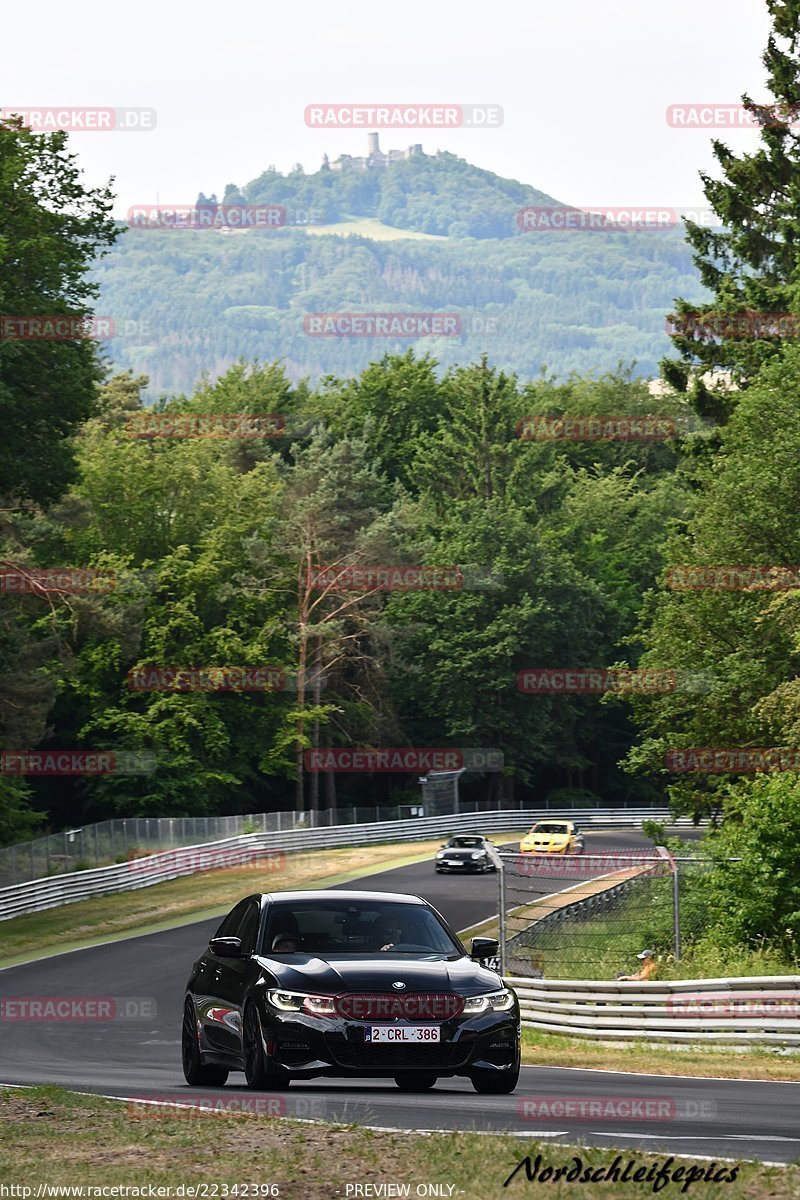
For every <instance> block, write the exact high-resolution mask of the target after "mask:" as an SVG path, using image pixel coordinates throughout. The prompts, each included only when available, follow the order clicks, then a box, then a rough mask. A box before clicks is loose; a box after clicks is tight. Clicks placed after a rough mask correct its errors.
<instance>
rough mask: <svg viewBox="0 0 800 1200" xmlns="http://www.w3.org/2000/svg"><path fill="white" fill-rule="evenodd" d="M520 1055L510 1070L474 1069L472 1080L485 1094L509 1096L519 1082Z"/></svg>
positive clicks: (476, 1087)
mask: <svg viewBox="0 0 800 1200" xmlns="http://www.w3.org/2000/svg"><path fill="white" fill-rule="evenodd" d="M519 1070H520V1056H519V1054H517V1061H516V1063H515V1064H514V1067H513V1068H512V1070H510V1071H473V1072H472V1074H471V1075H470V1081H471V1083H472V1086H473V1087H474V1088H475V1091H476V1092H479V1093H481V1094H482V1095H484V1096H508V1095H509V1093H511V1092H513V1091H514V1090H515V1088H516V1086H517V1084H518V1083H519Z"/></svg>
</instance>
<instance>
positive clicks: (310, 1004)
mask: <svg viewBox="0 0 800 1200" xmlns="http://www.w3.org/2000/svg"><path fill="white" fill-rule="evenodd" d="M267 999H268V1000H269V1002H270V1004H271V1005H272V1006H273V1008H277V1009H279V1010H280V1011H281V1012H305V1013H308V1014H309V1015H310V1016H312V1017H332V1016H333V1015H334V1014H335V1012H336V1009H335V1008H334V1004H333V996H309V995H307V994H306V993H305V992H282V991H278V990H273V991H271V992H267Z"/></svg>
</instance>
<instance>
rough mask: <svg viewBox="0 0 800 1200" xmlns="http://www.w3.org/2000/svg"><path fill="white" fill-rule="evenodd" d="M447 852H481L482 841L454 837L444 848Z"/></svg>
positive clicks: (479, 839) (480, 839) (475, 838)
mask: <svg viewBox="0 0 800 1200" xmlns="http://www.w3.org/2000/svg"><path fill="white" fill-rule="evenodd" d="M445 849H447V850H482V849H483V839H482V838H477V837H454V838H450V841H449V842H448V843H447V846H446V847H445Z"/></svg>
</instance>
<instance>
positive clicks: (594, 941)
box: [501, 848, 711, 979]
mask: <svg viewBox="0 0 800 1200" xmlns="http://www.w3.org/2000/svg"><path fill="white" fill-rule="evenodd" d="M501 858H502V860H503V864H504V870H503V876H504V879H503V884H502V887H501V893H503V892H504V896H505V899H504V905H505V912H506V917H505V928H504V934H505V937H504V941H505V969H506V972H507V973H508V974H509V975H518V976H526V977H529V978H548V979H553V978H555V979H559V978H560V979H604V978H605V979H614V978H615V977H616V976H617V975H618V974H631V975H633V974H636V973H637V972H638V971H639V970H640V969H641V968H642V965H643V964H642V962H641V961H640V960H638V959H637V957H636V956H637V954H639V953H641V952H642V951H643V950H645V949H651V950H654V951H655V954H656V958H657V959H658V958H659V957H664V956H667V957H672V958H677V957H679V956H680V948H681V939H682V938H684V939H685V938H688V937H693V936H695V935H696V934H697V933H698V932H699V931H700V929H701V928H702V925H703V921H704V911H705V909H704V901H703V889H702V886H701V884H702V879H703V878H704V877H705V876H706V875H707V872H708V870H709V868H710V866H711V864H710V863H709V862H708V860H707V859H704V858H702V857H700V856H692V857H682V858H680V859H675V858H673V857H672V856H671V855H670V854H669V853H668V852H667V851H666V850H664V849H663V848H658V850H655V849H651V850H644V851H630V850H619V851H609V852H604V853H580V854H571V855H555V854H552V855H549V854H518V853H516V854H503V855H501ZM501 903H502V901H501Z"/></svg>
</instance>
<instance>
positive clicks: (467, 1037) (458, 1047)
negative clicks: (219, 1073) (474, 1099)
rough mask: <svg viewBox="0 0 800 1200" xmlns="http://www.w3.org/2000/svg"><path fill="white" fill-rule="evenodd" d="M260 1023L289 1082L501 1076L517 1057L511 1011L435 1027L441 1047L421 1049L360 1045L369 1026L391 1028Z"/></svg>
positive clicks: (306, 1020)
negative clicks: (336, 1078)
mask: <svg viewBox="0 0 800 1200" xmlns="http://www.w3.org/2000/svg"><path fill="white" fill-rule="evenodd" d="M262 1020H263V1026H264V1037H265V1039H266V1040H267V1042H268V1048H269V1052H270V1054H271V1056H272V1059H273V1061H274V1063H275V1065H276V1066H280V1067H281V1068H282V1069H283V1070H285V1071H286V1072H287V1074H288V1075H289V1076H290V1077H291V1078H293V1079H311V1078H314V1077H315V1076H319V1075H336V1076H352V1077H370V1076H371V1077H378V1078H380V1077H390V1078H391V1077H394V1076H397V1075H408V1074H418V1073H419V1072H425V1073H429V1072H430V1073H432V1074H435V1075H437V1076H448V1075H450V1076H452V1075H469V1074H470V1072H471V1071H473V1070H481V1071H498V1072H503V1071H511V1070H514V1069H515V1068H516V1064H517V1062H518V1057H519V1037H520V1024H519V1014H518V1013H516V1012H514V1010H510V1011H509V1012H505V1013H486V1014H484V1015H482V1016H477V1017H456V1018H452V1019H450V1020H446V1021H441V1022H435V1023H436V1024H439V1026H440V1030H441V1041H439V1042H425V1043H422V1044H410V1043H403V1044H392V1043H374V1044H373V1043H369V1042H366V1041H365V1039H364V1030H365V1028H366V1027H367V1026H368V1025H370V1024H394V1022H381V1021H374V1022H370V1021H351V1020H347V1019H345V1018H341V1017H322V1018H320V1017H307V1016H305V1015H303V1014H299V1013H297V1014H295V1013H292V1014H284V1013H280V1014H277V1013H274V1012H271V1011H270V1012H269V1013H268V1014H267V1015H266V1016H263V1015H262ZM409 1023H410V1022H405V1021H404V1022H398V1024H409ZM426 1023H427V1022H426Z"/></svg>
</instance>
